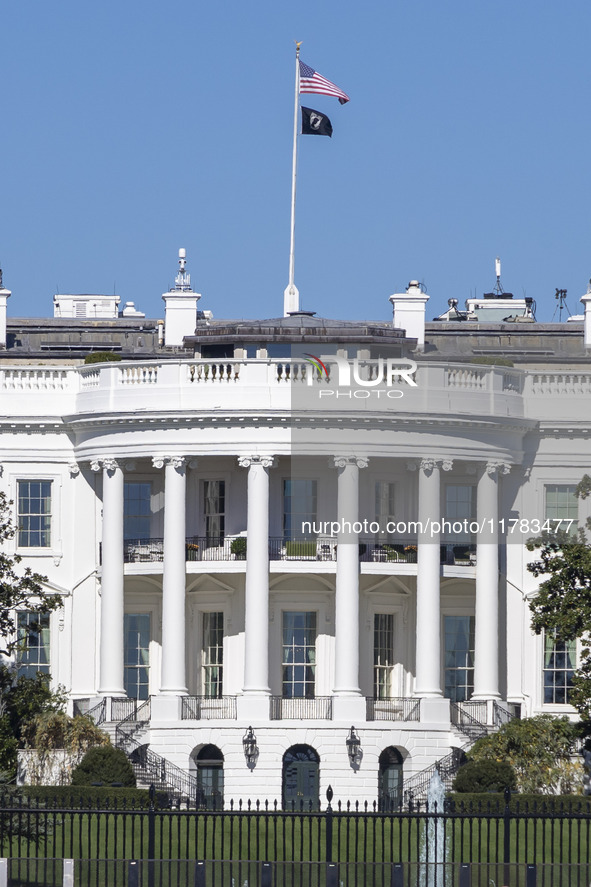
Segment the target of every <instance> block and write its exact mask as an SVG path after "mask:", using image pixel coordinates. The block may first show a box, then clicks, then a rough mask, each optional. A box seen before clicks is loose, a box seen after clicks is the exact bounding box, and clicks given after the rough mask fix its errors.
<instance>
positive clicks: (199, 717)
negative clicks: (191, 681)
mask: <svg viewBox="0 0 591 887" xmlns="http://www.w3.org/2000/svg"><path fill="white" fill-rule="evenodd" d="M218 719H219V720H235V719H236V697H235V696H220V697H218V698H214V697H211V696H183V697H182V698H181V720H183V721H213V720H218Z"/></svg>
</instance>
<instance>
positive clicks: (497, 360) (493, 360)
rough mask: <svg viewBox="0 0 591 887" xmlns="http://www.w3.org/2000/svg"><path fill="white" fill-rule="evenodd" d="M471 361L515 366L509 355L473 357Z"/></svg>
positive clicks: (498, 365) (485, 364)
mask: <svg viewBox="0 0 591 887" xmlns="http://www.w3.org/2000/svg"><path fill="white" fill-rule="evenodd" d="M470 363H479V364H480V365H481V366H492V367H512V366H515V364H514V363H513V361H512V360H510V359H509V358H508V357H472V358H471V359H470Z"/></svg>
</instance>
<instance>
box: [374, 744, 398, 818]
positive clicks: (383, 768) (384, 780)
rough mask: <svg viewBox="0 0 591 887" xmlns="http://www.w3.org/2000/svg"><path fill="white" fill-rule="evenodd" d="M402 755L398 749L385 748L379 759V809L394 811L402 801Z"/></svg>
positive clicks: (381, 810)
mask: <svg viewBox="0 0 591 887" xmlns="http://www.w3.org/2000/svg"><path fill="white" fill-rule="evenodd" d="M402 765H403V762H402V755H401V754H400V752H399V751H398V749H396V748H394V747H393V746H390V748H385V749H384V751H383V752H382V753H381V755H380V759H379V766H380V772H379V781H378V810H380V812H394V811H395V810H399V809H400V805H401V803H402Z"/></svg>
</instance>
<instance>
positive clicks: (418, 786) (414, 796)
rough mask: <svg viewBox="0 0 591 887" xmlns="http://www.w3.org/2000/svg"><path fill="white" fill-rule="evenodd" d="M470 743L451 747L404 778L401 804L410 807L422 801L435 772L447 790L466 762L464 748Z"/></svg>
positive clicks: (468, 746)
mask: <svg viewBox="0 0 591 887" xmlns="http://www.w3.org/2000/svg"><path fill="white" fill-rule="evenodd" d="M471 745H472V743H471V742H468V743H466V745H463V746H462V747H461V748H453V749H452V750H451V751H450V753H449V754H447V755H445V757H443V758H440V759H439V760H438V761H435V763H434V764H431V765H430V766H429V767H425V769H424V770H421V771H420V772H419V773H415V775H414V776H411V777H410V779H406V780H405V781H404V782H403V784H402V798H403V801H402V803H403V805H404V806H406V807H409V808H410V807H412V805H413V804H414V803H417V802H420V801H424V800H425V799H426V797H427V791H428V789H429V783H430V782H431V779H432V778H433V776H435V773H439V777H440V779H441V781H442V783H443V785H444V786H445V789H446V791H449V790H450V789H451V785H452V782H453V779H454V776H455V775H456V773H457V772H458V770H459V769H460V767H461V766H462V764H464V763H465V762H466V750H467V749H468V748H470V746H471Z"/></svg>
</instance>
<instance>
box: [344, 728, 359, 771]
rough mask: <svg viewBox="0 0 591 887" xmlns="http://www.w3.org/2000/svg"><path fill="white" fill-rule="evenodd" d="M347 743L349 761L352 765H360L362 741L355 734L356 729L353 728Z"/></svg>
mask: <svg viewBox="0 0 591 887" xmlns="http://www.w3.org/2000/svg"><path fill="white" fill-rule="evenodd" d="M346 743H347V754H348V755H349V760H350V761H351V763H352V764H358V763H359V761H360V760H361V739H360V738H359V736H358V735H357V733H356V732H355V727H351V730H350V731H349V735H348V736H347V739H346Z"/></svg>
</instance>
